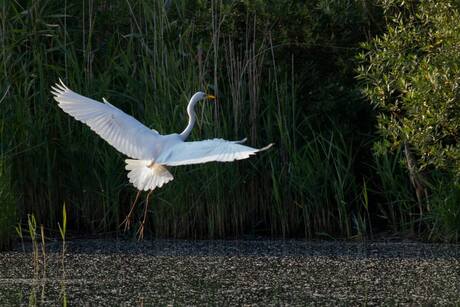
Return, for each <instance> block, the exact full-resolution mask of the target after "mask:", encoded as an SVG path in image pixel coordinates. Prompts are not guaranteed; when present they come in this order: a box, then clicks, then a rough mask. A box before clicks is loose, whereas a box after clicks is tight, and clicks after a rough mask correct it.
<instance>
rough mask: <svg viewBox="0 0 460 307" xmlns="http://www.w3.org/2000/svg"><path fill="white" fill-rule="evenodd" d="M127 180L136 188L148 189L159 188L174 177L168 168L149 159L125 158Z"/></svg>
mask: <svg viewBox="0 0 460 307" xmlns="http://www.w3.org/2000/svg"><path fill="white" fill-rule="evenodd" d="M125 162H126V167H125V169H126V170H128V171H129V172H128V178H129V182H131V183H132V184H133V185H134V186H135V187H136V188H137V189H138V190H141V191H148V190H154V189H155V188H157V187H158V188H161V187H162V186H163V185H164V184H166V183H168V182H170V181H171V180H173V179H174V177H173V175H171V173H170V172H169V171H168V169H167V168H166V167H165V166H163V165H160V164H157V163H154V162H153V161H150V160H132V159H126V160H125Z"/></svg>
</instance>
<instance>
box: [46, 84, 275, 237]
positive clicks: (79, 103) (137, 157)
mask: <svg viewBox="0 0 460 307" xmlns="http://www.w3.org/2000/svg"><path fill="white" fill-rule="evenodd" d="M59 82H60V84H59V83H56V84H55V86H54V87H52V91H51V93H52V94H53V95H54V99H55V100H56V101H57V102H58V103H59V104H58V105H59V107H60V108H61V109H62V110H63V111H64V112H66V113H67V114H69V115H71V116H72V117H74V118H75V119H77V120H79V121H81V122H83V123H85V124H87V125H88V126H89V127H90V128H91V129H92V130H93V131H94V132H96V133H97V134H98V135H99V136H100V137H102V138H103V139H104V140H106V141H107V142H108V143H109V144H110V145H112V146H113V147H114V148H115V149H117V150H118V151H119V152H121V153H123V154H125V155H127V156H128V157H130V158H131V159H126V160H125V162H126V167H125V168H126V170H128V171H129V172H128V178H129V182H131V183H132V184H133V185H134V186H135V187H136V188H137V189H138V190H139V192H138V193H137V195H136V198H135V200H134V202H133V204H132V205H131V210H130V211H129V213H128V216H127V217H126V219H125V221H124V224H125V229H126V228H129V225H130V218H131V214H132V211H133V209H134V205H135V203H136V202H137V199H138V197H139V194H140V192H141V191H149V190H150V192H149V193H148V194H147V199H146V202H145V205H144V219H143V221H142V223H141V226H140V229H139V233H140V237H142V236H143V229H144V227H143V226H144V223H145V220H146V215H147V205H148V198H149V196H150V193H151V192H152V191H153V190H154V189H155V188H157V187H162V186H163V185H164V184H166V183H168V182H170V181H171V180H173V179H174V177H173V176H172V174H171V173H170V172H169V170H168V168H167V167H168V166H179V165H187V164H198V163H206V162H211V161H220V162H230V161H234V160H242V159H246V158H249V157H250V156H251V155H254V154H255V153H257V152H259V151H263V150H266V149H268V148H270V147H271V146H272V145H273V144H269V145H268V146H266V147H264V148H261V149H257V148H252V147H249V146H245V145H241V143H243V142H245V141H246V139H243V140H241V141H226V140H224V139H212V140H203V141H194V142H186V141H185V140H186V139H187V137H188V136H189V135H190V132H191V131H192V128H193V126H194V124H195V121H196V115H195V105H196V103H197V102H198V101H200V100H204V99H208V100H214V99H215V97H214V96H212V95H207V94H205V93H203V92H197V93H195V94H194V95H193V96H192V98H191V99H190V101H189V103H188V106H187V113H188V116H189V120H188V125H187V127H186V128H185V129H184V131H182V132H181V133H180V134H177V133H173V134H168V135H161V134H160V133H158V131H156V130H153V129H150V128H148V127H146V126H144V125H143V124H141V123H140V122H139V121H137V120H136V119H135V118H134V117H132V116H130V115H128V114H126V113H124V112H123V111H121V110H120V109H118V108H117V107H115V106H113V105H112V104H110V103H109V102H108V101H107V100H106V99H105V98H102V100H103V103H101V102H99V101H96V100H93V99H91V98H88V97H85V96H82V95H79V94H77V93H75V92H73V91H72V90H70V89H69V88H68V87H67V86H66V85H65V84H64V83H63V82H62V80H60V79H59Z"/></svg>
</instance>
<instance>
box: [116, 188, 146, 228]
mask: <svg viewBox="0 0 460 307" xmlns="http://www.w3.org/2000/svg"><path fill="white" fill-rule="evenodd" d="M141 192H142V191H141V190H139V192H137V194H136V198H135V199H134V202H133V203H132V204H131V209H129V213H128V215H127V216H126V218H125V220H124V221H123V222H122V223H121V225H123V224H125V230H124V231H127V230H128V229H129V228H130V227H131V215H132V214H133V210H134V206H135V205H136V203H137V200H138V199H139V195H141ZM121 225H120V226H121Z"/></svg>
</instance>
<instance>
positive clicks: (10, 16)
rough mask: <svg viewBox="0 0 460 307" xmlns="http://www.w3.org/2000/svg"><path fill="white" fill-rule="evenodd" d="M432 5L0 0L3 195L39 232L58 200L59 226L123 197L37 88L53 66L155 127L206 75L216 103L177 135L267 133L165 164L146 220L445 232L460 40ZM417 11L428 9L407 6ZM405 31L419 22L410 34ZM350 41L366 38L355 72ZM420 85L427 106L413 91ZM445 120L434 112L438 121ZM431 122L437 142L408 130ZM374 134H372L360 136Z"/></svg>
mask: <svg viewBox="0 0 460 307" xmlns="http://www.w3.org/2000/svg"><path fill="white" fill-rule="evenodd" d="M406 2H407V1H405V2H404V3H406ZM429 3H430V2H427V3H426V4H425V3H423V4H422V5H421V6H420V7H422V8H421V9H419V6H418V4H417V3H416V2H414V3H412V4H411V5H409V4H407V5H402V6H400V5H399V4H398V3H396V2H395V1H382V2H379V5H376V3H375V1H372V0H365V1H354V0H344V1H331V0H315V1H288V0H282V1H275V0H273V1H271V0H270V1H259V0H234V1H218V0H213V1H201V0H194V1H162V0H156V1H150V2H146V1H134V0H130V1H119V2H110V1H102V0H101V1H94V0H85V1H71V0H68V1H66V2H64V4H66V5H63V3H61V2H56V1H51V0H42V1H20V2H8V3H4V4H3V7H2V15H1V18H2V22H1V23H0V26H1V27H2V34H3V36H2V39H1V44H2V52H1V53H0V59H1V61H0V66H1V67H0V70H1V71H2V74H1V76H0V93H1V96H0V97H3V98H2V100H1V101H2V110H1V112H2V114H1V115H2V122H3V123H4V125H3V127H4V128H3V130H2V135H1V136H2V140H1V145H2V146H1V147H2V152H6V153H8V155H7V156H5V157H4V158H1V159H2V161H3V163H4V164H3V165H5V163H6V164H7V165H8V168H7V170H8V171H7V172H3V173H1V174H0V175H1V178H0V180H2V182H3V181H8V185H4V187H7V188H6V189H7V190H8V193H7V194H4V195H8V199H9V200H11V199H13V198H12V197H14V199H15V203H17V206H16V208H17V215H18V216H19V217H21V216H22V217H23V220H24V216H26V215H27V214H29V213H33V214H34V215H35V216H36V217H37V220H38V221H39V222H40V223H43V224H45V226H46V228H47V229H48V231H50V232H52V231H55V230H56V227H57V222H58V219H59V216H60V215H61V208H62V204H63V203H64V202H65V203H66V207H67V209H68V211H69V212H68V216H69V229H70V231H71V233H72V231H73V232H74V233H101V232H105V233H112V232H117V233H118V232H119V231H120V230H119V228H118V225H119V224H120V222H121V221H122V220H123V218H124V216H125V214H126V213H127V212H126V211H127V209H128V206H129V204H130V202H131V201H132V200H133V198H134V196H135V190H134V188H132V187H131V186H130V185H129V184H128V182H127V179H126V174H125V171H124V165H123V157H122V155H120V154H118V153H117V152H116V151H115V150H114V149H113V148H111V147H110V146H108V145H107V144H105V142H104V141H102V140H101V139H99V138H98V137H96V136H95V135H94V134H93V132H92V131H90V130H89V129H88V128H87V127H84V126H83V125H81V124H80V123H78V122H76V121H75V120H73V119H71V118H69V116H67V115H66V114H64V113H63V112H62V111H61V110H60V109H59V108H58V107H57V106H56V103H55V102H54V101H53V99H52V97H51V95H50V92H49V89H50V86H51V85H52V84H53V83H54V82H56V80H57V79H58V77H62V78H63V79H64V80H65V82H66V83H67V84H68V85H69V86H70V87H71V88H72V89H74V90H76V91H78V92H80V93H82V94H84V95H87V96H90V97H93V98H96V99H101V98H102V97H106V98H107V99H108V100H109V101H110V102H111V103H112V104H114V105H116V106H118V107H120V108H121V109H123V110H124V111H126V112H128V113H130V114H133V115H134V116H135V117H136V118H138V119H140V120H141V121H142V122H144V123H146V124H147V125H149V126H151V127H152V128H155V129H157V130H158V131H160V132H161V133H172V132H177V131H180V130H181V129H183V127H184V125H185V123H186V113H185V106H186V103H187V101H188V98H189V97H190V95H191V94H192V93H193V92H194V91H196V90H197V89H206V90H208V91H213V92H214V93H215V94H216V95H217V96H218V98H219V99H218V103H217V104H216V105H215V106H210V105H204V104H203V105H200V106H199V108H198V113H199V120H198V126H197V127H196V128H195V129H194V131H193V133H192V136H191V138H192V139H202V138H211V137H216V136H218V137H224V138H227V139H241V138H242V137H244V136H248V141H249V144H250V145H252V146H263V145H265V144H267V143H269V142H275V143H276V147H275V148H274V149H273V150H271V151H269V152H267V153H264V154H262V155H260V156H258V157H256V158H254V159H250V160H247V161H241V162H238V163H234V164H206V165H197V166H191V167H182V168H175V169H173V172H174V173H173V175H174V176H175V180H174V181H173V182H172V183H170V184H168V185H167V186H165V187H164V188H162V189H160V190H158V191H155V192H154V194H153V198H154V199H153V204H152V207H151V210H150V214H149V217H150V220H149V224H148V227H149V230H150V232H151V233H152V234H153V235H156V236H169V237H189V238H190V237H192V238H196V237H205V238H213V237H241V236H242V235H251V236H253V235H259V234H261V235H273V236H283V237H284V236H302V237H317V236H323V237H324V236H326V237H330V236H338V237H348V238H351V237H356V236H358V237H361V236H365V235H372V234H373V233H374V232H380V231H392V232H395V233H410V234H423V233H426V230H429V231H432V232H436V233H439V236H438V237H437V238H441V239H455V236H452V235H448V236H444V234H446V233H448V234H452V233H455V229H457V231H458V227H460V222H459V221H458V220H457V219H456V218H455V217H454V218H452V215H451V214H450V212H451V211H445V210H444V209H445V208H448V205H446V204H447V202H446V200H445V199H443V198H442V197H441V195H443V194H442V193H441V189H444V190H448V191H451V187H452V186H451V185H445V184H443V183H445V182H447V181H448V180H450V179H451V178H457V177H455V176H456V175H455V172H454V171H451V170H453V167H458V159H457V158H458V156H457V158H455V157H456V156H455V155H456V154H457V155H458V151H457V153H456V151H455V150H456V148H457V149H458V143H455V142H456V137H458V134H457V135H456V136H455V135H453V134H452V133H453V131H454V130H455V129H457V133H458V116H457V117H456V116H455V112H456V110H455V108H458V96H455V95H457V94H456V93H457V92H455V91H449V90H448V89H449V87H450V88H451V89H453V86H455V84H456V82H458V79H455V78H458V76H457V75H456V73H457V69H458V68H457V66H455V65H458V56H457V55H455V56H451V57H449V56H448V53H447V52H451V53H454V51H455V38H458V35H459V33H458V30H457V29H458V25H455V26H453V23H454V19H455V17H454V16H457V15H452V16H447V17H450V18H451V19H449V20H448V21H445V22H444V21H442V20H443V17H442V16H443V15H442V14H443V13H442V12H444V11H443V10H442V9H440V8H439V9H438V8H437V7H436V6H433V5H431V6H430V4H429ZM440 7H441V6H440ZM446 8H447V6H446V7H445V8H444V9H446ZM425 9H426V10H428V9H430V10H431V11H430V12H431V13H432V14H431V16H429V15H430V14H428V11H427V12H426V14H425V15H426V16H425V17H424V15H423V14H422V15H421V16H418V14H419V11H418V10H421V11H420V12H423V10H425ZM437 10H439V12H438V11H437ZM400 12H402V14H400ZM412 15H414V17H411V16H412ZM411 18H415V19H416V20H417V22H416V23H414V24H412V22H408V20H411ZM419 19H420V20H419ZM431 19H433V20H431ZM436 20H437V21H436ZM436 22H437V23H436ZM449 22H450V23H449ZM451 23H452V24H451ZM431 24H436V25H438V26H432V28H430V26H431ZM450 26H452V27H450ZM429 29H433V31H432V33H431V32H430V30H429ZM419 30H420V31H422V30H423V31H422V32H423V33H424V35H425V36H423V35H415V32H416V31H419ZM435 30H436V31H435ZM395 31H397V33H396V32H395ZM443 31H447V33H443ZM449 31H450V32H449ZM393 32H395V33H393ZM425 32H426V33H425ZM382 33H385V34H384V35H381V34H382ZM392 33H393V34H392ZM429 33H431V34H429ZM430 35H431V36H433V35H434V37H435V39H434V40H430V38H429V36H430ZM431 36H430V37H431ZM411 40H412V41H411ZM439 41H442V43H439ZM362 42H368V43H367V45H366V46H365V48H366V52H365V53H364V54H363V56H361V58H360V59H359V61H360V63H361V67H362V68H361V69H360V70H359V71H358V73H359V75H360V78H361V81H360V82H358V81H357V79H356V70H357V66H358V63H359V62H358V60H357V57H356V55H357V54H358V53H359V52H360V51H361V50H362V47H360V46H361V45H360V44H361V43H362ZM428 42H429V43H431V45H428ZM436 42H438V43H436ZM392 46H394V47H392ZM398 46H400V47H398ZM404 46H406V47H410V48H409V49H407V50H406V47H404ZM428 46H431V47H428ZM398 48H401V49H398ZM411 48H413V49H411ZM426 48H428V49H427V50H425V49H426ZM402 50H403V51H404V53H401V54H399V52H400V51H402ZM410 50H415V51H414V53H417V56H418V58H417V59H416V60H414V59H413V58H412V57H413V55H411V54H412V53H411V51H410ZM441 50H442V52H441ZM444 52H446V53H444ZM422 54H424V55H427V56H426V57H423V56H422ZM414 61H415V62H414ZM416 61H420V62H416ZM445 61H448V62H447V63H448V64H446V63H444V62H445ZM456 61H457V62H456ZM423 63H424V64H423ZM456 63H457V64H456ZM416 64H417V65H416ZM418 64H423V65H425V66H422V65H418ZM424 67H425V68H424ZM424 72H425V73H428V75H429V76H430V78H431V79H432V80H433V82H436V84H437V87H436V88H434V87H433V83H430V82H432V81H430V80H425V79H424ZM447 75H448V76H449V78H448V79H445V77H443V76H447ZM456 76H457V77H456ZM401 80H403V81H404V82H405V83H404V84H400V82H401ZM362 87H365V88H366V89H367V90H366V96H363V95H362V91H361V90H362ZM379 88H382V89H383V92H381V91H380V90H379ZM438 88H441V90H440V91H439V90H438ZM408 93H411V94H410V95H409V94H408ZM427 95H433V97H435V99H433V100H430V103H431V101H432V102H433V105H431V104H428V105H427V106H425V104H422V105H419V102H420V101H425V100H424V98H423V97H424V96H425V97H426V96H427ZM455 97H457V98H455ZM444 98H448V99H450V102H449V104H445V105H444V104H443V99H444ZM455 99H457V100H455ZM368 100H370V101H371V103H372V104H373V105H374V106H377V108H376V109H375V110H373V108H372V104H370V103H369V101H368ZM456 101H457V104H456V103H455V102H456ZM395 106H397V109H395V110H393V109H394V107H395ZM419 108H425V109H424V110H425V111H426V112H428V111H429V112H432V113H433V110H432V109H433V108H436V109H440V112H436V114H433V115H432V116H431V117H429V119H428V121H427V122H424V121H423V120H422V119H421V118H419V117H418V116H416V115H414V114H416V112H419V111H418V109H419ZM376 114H379V115H378V128H379V131H380V135H379V136H378V137H377V136H376V134H375V131H374V129H375V127H376V125H377V124H376V123H377V121H376V117H375V115H376ZM394 114H398V116H399V117H398V118H397V122H393V121H392V120H393V119H394ZM445 118H447V119H449V120H450V121H449V123H448V125H447V126H446V125H444V124H441V123H439V122H438V121H440V120H441V119H443V120H444V119H445ZM455 125H457V126H455ZM431 126H432V127H433V129H434V128H436V129H437V130H436V129H434V130H433V131H436V133H437V134H436V135H434V136H435V138H440V139H436V140H439V142H438V144H437V145H436V144H435V143H436V142H433V141H430V140H427V139H426V138H424V137H423V135H422V133H421V132H419V131H418V130H417V129H421V128H425V127H431ZM455 127H457V128H455ZM400 128H402V129H400ZM412 129H415V130H414V131H413V130H412ZM449 133H450V134H449ZM425 136H426V135H425ZM7 140H8V141H7ZM376 140H377V141H378V142H377V144H378V145H376V146H374V147H375V148H376V149H379V148H380V150H376V151H372V147H373V143H374V142H375V141H376ZM404 142H406V143H407V144H409V145H408V148H410V153H411V156H413V157H414V159H415V160H416V161H417V164H416V165H417V167H416V170H417V174H420V176H419V177H420V178H423V179H424V180H421V181H420V182H422V186H423V188H424V189H425V191H427V193H429V195H430V202H431V203H433V204H434V203H437V204H438V205H437V206H433V207H431V209H430V214H431V215H429V217H430V219H425V217H427V216H428V215H426V211H427V210H428V205H427V203H426V202H425V201H426V199H417V197H416V196H419V194H418V192H417V191H418V190H417V189H414V187H413V185H412V184H411V180H410V179H411V176H410V175H411V174H412V173H411V169H409V171H408V170H407V163H400V161H406V160H407V157H408V155H407V154H406V152H405V151H404V148H401V145H404ZM455 144H457V145H455ZM436 146H437V147H436ZM455 146H457V147H455ZM436 149H440V151H436ZM425 150H429V154H428V155H423V153H424V152H425ZM377 153H378V154H377ZM2 157H3V156H2ZM455 159H457V160H455ZM0 165H2V164H1V163H0ZM432 170H436V173H433V175H432V176H426V175H425V174H424V173H425V172H429V173H430V174H431V171H432ZM428 177H429V178H428ZM425 178H428V179H427V180H425ZM425 181H429V184H428V183H426V182H425ZM433 191H438V192H436V193H434V192H433ZM416 192H417V193H416ZM448 194H449V195H453V194H452V193H450V192H449V193H448ZM2 195H3V194H2ZM0 197H1V196H0ZM423 197H425V196H423ZM449 197H450V196H449ZM4 198H5V199H6V196H5V197H4ZM0 201H2V199H0ZM421 201H423V203H421ZM449 201H450V202H449V204H450V205H449V206H451V207H452V208H455V207H453V205H452V204H454V200H453V198H450V199H449ZM443 204H444V205H443ZM0 208H2V207H1V206H0ZM0 210H1V209H0ZM435 212H437V213H436V214H435ZM9 220H11V218H10V219H9ZM421 220H423V222H421ZM446 225H448V226H446ZM8 227H10V228H11V226H8ZM436 227H437V228H436ZM456 227H457V228H456ZM132 235H134V233H132ZM0 241H1V238H0Z"/></svg>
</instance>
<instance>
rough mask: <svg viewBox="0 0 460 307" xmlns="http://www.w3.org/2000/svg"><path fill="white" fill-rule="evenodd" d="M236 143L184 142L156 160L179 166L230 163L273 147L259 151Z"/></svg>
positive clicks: (219, 141)
mask: <svg viewBox="0 0 460 307" xmlns="http://www.w3.org/2000/svg"><path fill="white" fill-rule="evenodd" d="M238 142H239V141H237V142H234V141H226V140H224V139H212V140H204V141H196V142H182V143H177V144H175V145H173V146H172V147H171V148H169V149H168V150H166V151H164V152H163V153H162V154H161V155H160V156H159V157H158V159H157V160H156V162H157V163H160V164H164V165H169V166H178V165H187V164H198V163H206V162H211V161H219V162H230V161H235V160H242V159H247V158H249V157H250V156H252V155H254V154H256V153H257V152H259V151H262V150H266V149H268V148H270V147H271V146H272V144H270V145H268V146H267V147H264V148H261V149H257V148H252V147H249V146H245V145H241V144H240V143H238Z"/></svg>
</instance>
